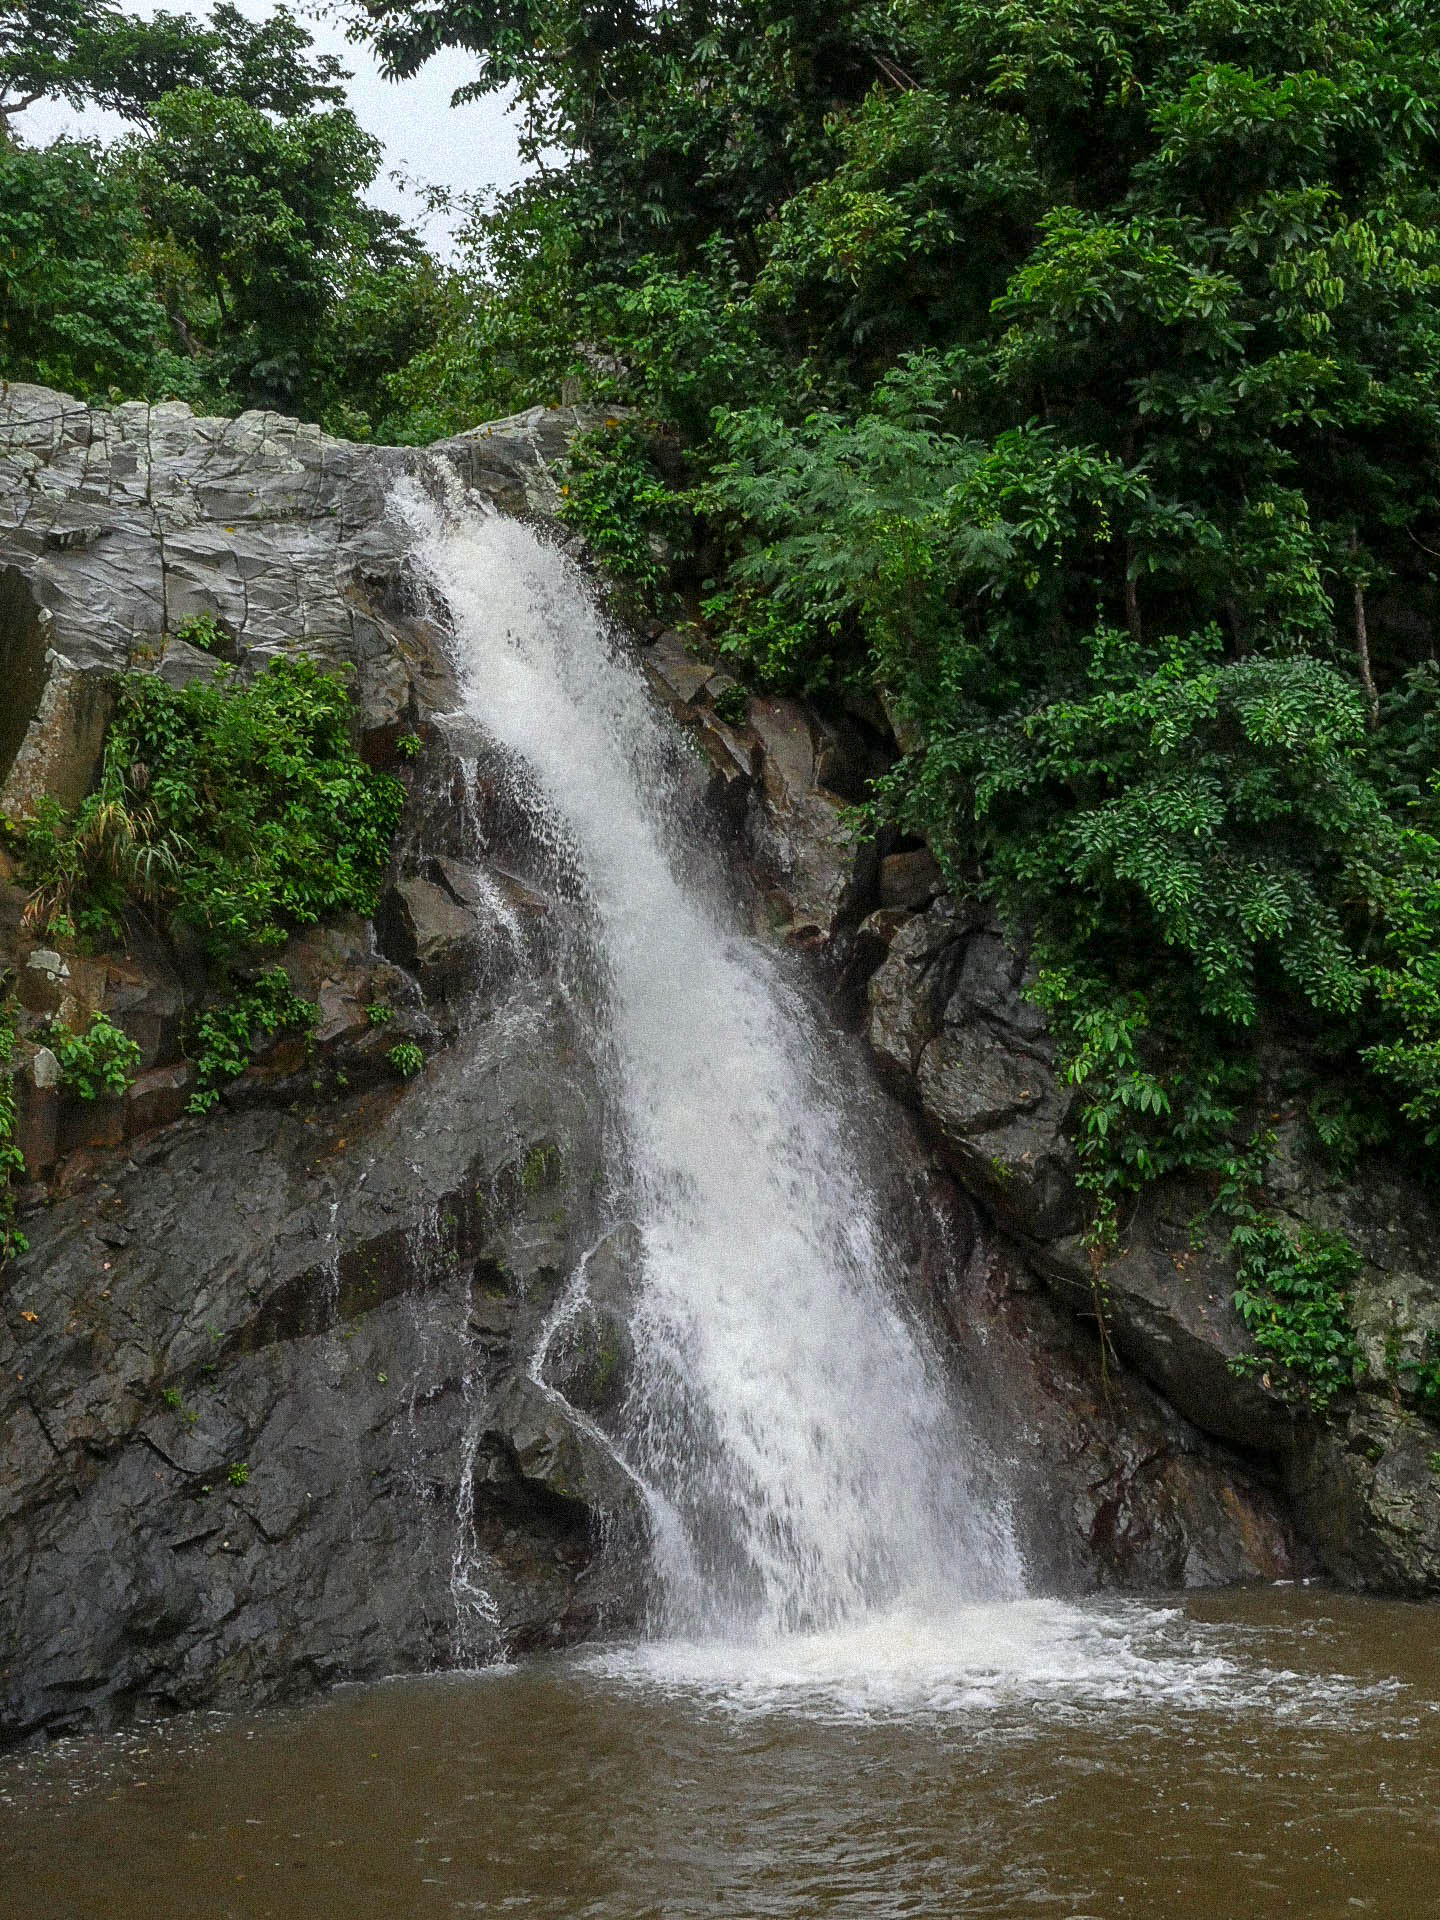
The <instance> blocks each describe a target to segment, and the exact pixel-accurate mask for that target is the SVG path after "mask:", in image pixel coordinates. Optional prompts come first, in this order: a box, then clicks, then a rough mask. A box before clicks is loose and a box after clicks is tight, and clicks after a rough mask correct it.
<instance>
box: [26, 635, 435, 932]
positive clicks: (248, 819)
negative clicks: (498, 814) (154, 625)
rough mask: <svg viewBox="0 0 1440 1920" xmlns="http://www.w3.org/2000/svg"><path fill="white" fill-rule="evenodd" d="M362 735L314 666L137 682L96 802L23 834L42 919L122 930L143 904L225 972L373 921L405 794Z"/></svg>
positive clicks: (284, 662) (45, 814)
mask: <svg viewBox="0 0 1440 1920" xmlns="http://www.w3.org/2000/svg"><path fill="white" fill-rule="evenodd" d="M350 725H351V706H350V697H349V694H348V692H347V690H346V688H345V685H344V683H343V682H342V681H340V680H338V679H337V678H335V676H334V675H331V674H326V673H322V672H321V671H320V669H319V668H318V667H316V666H315V665H314V664H313V663H312V662H310V661H308V660H306V659H303V658H301V659H281V660H276V661H273V662H272V663H271V664H270V666H269V667H268V668H267V669H266V670H265V671H264V672H263V673H261V674H259V675H258V676H257V677H256V678H255V679H254V680H252V681H250V682H248V683H241V682H240V681H239V680H237V679H235V678H233V677H232V676H228V675H223V674H222V675H221V677H217V678H216V679H215V680H213V681H211V682H209V683H206V682H202V681H192V682H191V683H190V684H189V685H188V686H186V687H182V688H179V689H178V690H177V689H174V688H171V687H169V686H167V685H166V683H165V682H164V681H163V680H160V679H159V678H158V677H157V676H155V675H153V674H138V673H137V674H129V675H127V676H125V678H124V679H123V680H122V681H121V683H120V688H119V697H118V700H117V703H116V708H115V715H114V718H113V719H112V721H111V723H110V729H109V732H108V734H107V736H106V743H105V758H104V764H103V768H102V772H101V777H100V782H99V785H98V787H97V789H96V791H95V792H94V793H93V794H91V795H90V796H89V798H87V799H86V800H85V801H84V802H82V804H81V806H80V809H79V811H78V812H77V814H76V816H75V819H74V821H73V823H72V824H70V825H69V826H68V827H67V826H65V825H63V824H62V823H61V821H60V819H59V817H58V816H57V814H56V812H55V810H54V809H53V808H49V807H42V808H41V809H40V810H39V811H38V812H37V815H36V817H35V818H34V819H33V820H31V821H28V822H26V823H25V824H24V860H25V863H26V868H27V874H28V877H29V878H30V880H31V883H32V885H34V886H35V887H36V889H37V893H36V909H37V914H38V917H39V918H40V919H41V920H42V923H43V922H46V921H48V920H50V919H51V918H53V916H54V914H56V913H57V912H63V913H78V914H79V915H80V916H83V915H84V914H86V913H89V914H91V915H99V916H102V917H103V918H105V919H107V920H108V921H109V922H110V923H111V924H112V925H118V923H119V918H120V915H121V914H122V913H123V911H124V907H125V903H126V901H127V900H129V899H135V900H139V901H141V902H143V903H145V904H147V905H148V906H149V907H151V908H152V909H154V910H159V911H161V912H163V913H165V914H166V915H168V917H169V919H170V921H171V922H172V924H174V925H175V926H177V927H184V928H188V929H190V930H192V931H193V933H194V934H195V935H196V936H198V937H199V939H200V940H201V941H202V943H203V946H204V948H205V951H206V953H207V954H208V955H209V957H210V958H211V960H212V961H213V962H215V963H216V964H217V965H218V966H220V967H221V968H224V967H226V966H229V965H232V964H236V963H243V962H245V961H246V960H247V959H248V958H249V957H250V956H251V955H252V954H253V953H254V952H255V951H256V950H258V949H263V948H265V947H269V946H278V945H279V944H281V943H282V942H283V941H284V940H285V938H286V937H287V935H288V934H289V933H290V932H291V931H293V930H294V929H295V928H297V927H302V926H307V925H309V924H310V923H312V922H313V921H315V920H318V919H319V918H321V916H322V915H325V914H332V913H345V912H354V913H363V914H368V913H371V912H373V910H374V906H375V899H376V895H377V892H378V889H379V885H380V880H381V877H382V875H383V873H384V870H385V863H386V861H387V859H388V858H389V850H390V838H391V835H392V833H393V832H394V829H395V824H396V822H397V820H398V819H399V817H400V809H401V807H402V806H403V804H404V790H403V788H402V787H401V786H400V784H399V782H398V781H396V780H392V779H391V778H389V776H388V775H385V774H377V773H374V772H372V771H371V770H370V769H369V768H368V767H367V766H366V765H365V763H364V762H363V761H362V760H361V759H360V756H359V754H358V753H357V752H356V750H355V747H354V744H353V742H352V740H351V738H350V731H349V730H350Z"/></svg>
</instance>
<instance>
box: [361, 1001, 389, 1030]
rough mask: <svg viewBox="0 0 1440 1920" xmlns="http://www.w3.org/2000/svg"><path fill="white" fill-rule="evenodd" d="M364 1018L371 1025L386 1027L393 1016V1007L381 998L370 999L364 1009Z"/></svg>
mask: <svg viewBox="0 0 1440 1920" xmlns="http://www.w3.org/2000/svg"><path fill="white" fill-rule="evenodd" d="M365 1018H366V1019H367V1020H368V1021H369V1023H370V1025H371V1026H372V1027H388V1026H389V1024H390V1022H391V1021H392V1020H393V1019H394V1018H395V1009H394V1008H393V1007H391V1006H387V1005H386V1003H385V1002H384V1001H383V1000H372V1001H371V1002H370V1004H369V1006H368V1007H366V1009H365Z"/></svg>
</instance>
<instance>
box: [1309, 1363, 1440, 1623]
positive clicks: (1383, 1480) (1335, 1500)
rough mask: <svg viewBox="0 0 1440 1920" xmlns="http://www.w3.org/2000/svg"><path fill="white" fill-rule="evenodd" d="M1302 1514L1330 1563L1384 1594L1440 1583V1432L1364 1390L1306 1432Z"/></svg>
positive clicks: (1429, 1589)
mask: <svg viewBox="0 0 1440 1920" xmlns="http://www.w3.org/2000/svg"><path fill="white" fill-rule="evenodd" d="M1290 1488H1291V1493H1292V1497H1293V1498H1294V1501H1295V1507H1296V1511H1297V1513H1298V1514H1299V1516H1300V1520H1301V1523H1302V1525H1303V1526H1304V1527H1305V1530H1306V1532H1307V1534H1308V1535H1309V1536H1310V1537H1311V1539H1313V1540H1314V1541H1315V1543H1316V1546H1317V1547H1318V1548H1319V1551H1320V1553H1321V1556H1322V1558H1323V1559H1324V1561H1325V1564H1326V1566H1327V1567H1328V1569H1329V1570H1330V1571H1331V1572H1332V1573H1334V1574H1335V1575H1337V1576H1338V1577H1339V1578H1340V1579H1342V1580H1344V1581H1346V1582H1347V1583H1348V1584H1349V1585H1352V1586H1357V1587H1370V1588H1375V1589H1378V1590H1379V1591H1380V1592H1382V1593H1405V1594H1415V1595H1420V1594H1429V1593H1434V1592H1435V1591H1436V1589H1437V1587H1440V1429H1437V1428H1436V1427H1435V1426H1434V1425H1433V1424H1432V1423H1431V1422H1430V1421H1428V1420H1424V1419H1422V1418H1420V1417H1419V1416H1418V1415H1417V1414H1415V1413H1414V1412H1412V1411H1411V1410H1409V1409H1408V1408H1405V1407H1402V1406H1397V1405H1396V1404H1395V1403H1394V1402H1393V1401H1390V1400H1386V1399H1383V1398H1381V1397H1379V1396H1375V1395H1368V1394H1367V1395H1363V1396H1361V1397H1360V1398H1358V1399H1357V1400H1356V1401H1355V1402H1354V1403H1353V1404H1352V1405H1350V1406H1349V1407H1346V1408H1344V1409H1342V1410H1341V1411H1339V1412H1338V1413H1337V1414H1336V1416H1335V1417H1334V1418H1333V1419H1332V1420H1330V1421H1328V1422H1327V1423H1326V1424H1325V1425H1323V1426H1319V1425H1316V1426H1307V1427H1306V1429H1305V1430H1304V1431H1303V1432H1302V1433H1301V1434H1300V1435H1299V1436H1298V1441H1297V1445H1296V1448H1295V1451H1294V1455H1293V1457H1292V1460H1291V1464H1290Z"/></svg>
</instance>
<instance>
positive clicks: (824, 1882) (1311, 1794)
mask: <svg viewBox="0 0 1440 1920" xmlns="http://www.w3.org/2000/svg"><path fill="white" fill-rule="evenodd" d="M782 1654H783V1657H782ZM0 1911H3V1913H4V1915H5V1916H6V1917H7V1920H42V1916H43V1920H69V1917H70V1916H86V1920H89V1916H96V1917H97V1920H101V1917H103V1920H170V1917H171V1916H175V1917H176V1920H182V1917H183V1920H271V1916H274V1920H338V1917H339V1916H344V1917H345V1920H352V1917H355V1920H358V1917H359V1916H365V1917H366V1920H369V1917H370V1916H390V1915H395V1916H406V1917H407V1920H410V1917H411V1916H413V1917H414V1920H429V1916H432V1915H433V1916H439V1915H460V1914H508V1915H522V1916H526V1920H540V1917H541V1916H544V1917H546V1920H549V1917H550V1916H555V1917H556V1920H558V1917H559V1916H565V1920H589V1917H591V1916H593V1917H595V1920H601V1917H602V1916H603V1920H638V1917H639V1916H642V1915H644V1916H652V1915H653V1916H666V1920H668V1917H669V1916H672V1915H674V1916H678V1915H702V1914H703V1915H727V1916H729V1915H733V1916H742V1917H743V1920H751V1917H752V1916H753V1917H754V1920H760V1916H770V1915H783V1916H809V1915H831V1914H855V1915H859V1914H863V1915H867V1916H880V1917H882V1920H883V1917H885V1916H890V1915H936V1916H948V1915H952V1914H963V1915H972V1914H975V1915H982V1914H983V1915H991V1914H1003V1915H1032V1914H1034V1915H1042V1916H1043V1915H1056V1916H1060V1915H1063V1916H1067V1917H1068V1920H1080V1917H1081V1916H1089V1915H1094V1916H1104V1917H1105V1920H1119V1917H1121V1916H1146V1917H1152V1916H1153V1917H1154V1920H1191V1917H1192V1916H1194V1917H1195V1920H1201V1917H1202V1916H1203V1920H1243V1917H1245V1916H1250V1915H1255V1916H1259V1915H1272V1914H1296V1915H1305V1916H1308V1917H1309V1920H1325V1917H1327V1916H1332V1915H1333V1916H1342V1915H1343V1916H1345V1917H1346V1920H1351V1916H1355V1915H1358V1914H1370V1915H1384V1916H1406V1920H1409V1916H1416V1917H1417V1920H1419V1917H1423V1916H1430V1915H1437V1914H1440V1610H1437V1609H1435V1608H1426V1607H1420V1606H1405V1605H1399V1604H1389V1603H1384V1602H1376V1601H1364V1600H1357V1599H1354V1598H1351V1597H1348V1596H1341V1595H1336V1594H1332V1593H1327V1592H1319V1591H1316V1590H1313V1589H1311V1590H1271V1591H1266V1592H1261V1593H1244V1594H1236V1593H1226V1594H1219V1595H1208V1596H1200V1597H1193V1596H1192V1597H1188V1598H1186V1599H1184V1600H1182V1601H1177V1602H1175V1603H1173V1604H1172V1605H1162V1604H1161V1603H1119V1604H1109V1605H1104V1606H1097V1607H1093V1608H1084V1609H1072V1608H1062V1607H1056V1606H1051V1605H1049V1604H1048V1603H1031V1604H1027V1605H1025V1606H1022V1607H1021V1608H1019V1609H1018V1610H1017V1609H1014V1608H1010V1609H1004V1608H988V1609H972V1610H970V1611H969V1612H967V1613H964V1614H962V1615H958V1616H956V1617H955V1618H954V1619H952V1620H950V1621H948V1622H945V1623H944V1624H943V1626H940V1627H937V1626H936V1625H935V1624H934V1623H933V1622H925V1621H920V1620H917V1619H908V1620H907V1619H905V1618H903V1617H897V1618H896V1619H893V1620H891V1621H888V1622H885V1623H881V1624H880V1625H878V1626H876V1627H874V1628H871V1629H869V1630H867V1631H866V1632H865V1633H862V1634H859V1635H854V1636H850V1637H848V1638H845V1637H842V1638H839V1639H834V1638H832V1639H830V1640H816V1641H814V1642H810V1643H800V1644H798V1645H796V1644H793V1643H792V1645H791V1646H789V1647H787V1648H785V1649H783V1650H781V1651H779V1652H773V1651H772V1653H771V1654H770V1655H768V1656H767V1655H759V1654H756V1655H740V1654H735V1653H733V1652H724V1651H721V1650H717V1649H714V1648H659V1649H650V1650H643V1649H642V1650H636V1649H630V1650H626V1649H619V1650H615V1651H613V1652H611V1653H608V1654H606V1653H600V1654H595V1653H592V1654H589V1655H582V1656H580V1657H579V1658H575V1657H572V1658H568V1659H564V1660H555V1661H542V1662H539V1663H537V1664H534V1665H530V1666H526V1667H522V1668H515V1669H511V1670H505V1671H499V1672H495V1673H490V1674H484V1675H469V1676H450V1677H445V1678H437V1679H431V1680H424V1681H403V1682H393V1683H390V1684H387V1685H382V1686H378V1687H370V1688H365V1689H353V1690H349V1691H346V1692H343V1693H341V1694H338V1695H335V1696H332V1697H331V1698H330V1699H329V1700H327V1701H325V1702H324V1703H322V1704H320V1705H318V1706H314V1707H311V1708H308V1709H306V1710H304V1711H299V1712H294V1713H285V1714H268V1715H263V1716H258V1717H256V1718H253V1719H248V1720H239V1719H219V1718H198V1719H196V1718H190V1719H187V1720H184V1721H178V1722H172V1723H170V1724H168V1725H167V1726H164V1727H161V1728H153V1729H150V1730H148V1731H146V1732H144V1733H132V1734H128V1735H125V1736H122V1737H119V1738H116V1739H110V1740H93V1741H85V1742H73V1743H67V1744H65V1745H63V1746H61V1747H58V1748H55V1749H52V1750H50V1751H49V1752H47V1753H45V1754H41V1755H24V1756H12V1757H11V1758H10V1759H8V1760H7V1761H5V1762H3V1763H0Z"/></svg>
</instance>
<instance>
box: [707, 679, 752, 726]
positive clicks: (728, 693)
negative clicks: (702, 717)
mask: <svg viewBox="0 0 1440 1920" xmlns="http://www.w3.org/2000/svg"><path fill="white" fill-rule="evenodd" d="M710 704H711V706H712V707H713V708H714V710H715V717H716V718H717V719H718V720H723V721H724V722H725V724H726V726H727V727H743V726H744V724H745V721H746V717H747V716H748V714H749V711H750V696H749V694H748V693H747V692H746V691H745V689H744V687H742V686H741V684H740V682H739V681H738V680H736V681H733V682H732V683H731V685H730V686H728V687H722V688H721V690H720V692H719V693H717V694H716V696H715V698H714V699H713V700H712V701H711V703H710Z"/></svg>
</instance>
